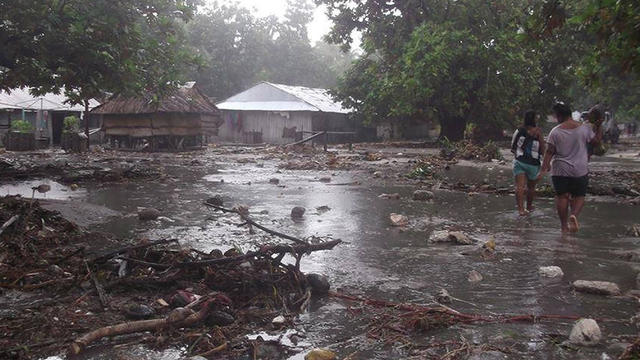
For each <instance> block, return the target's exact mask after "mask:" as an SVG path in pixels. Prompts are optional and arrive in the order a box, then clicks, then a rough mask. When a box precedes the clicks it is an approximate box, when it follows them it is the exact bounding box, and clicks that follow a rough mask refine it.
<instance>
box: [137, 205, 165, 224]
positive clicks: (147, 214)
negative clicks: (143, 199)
mask: <svg viewBox="0 0 640 360" xmlns="http://www.w3.org/2000/svg"><path fill="white" fill-rule="evenodd" d="M159 217H160V211H158V210H157V209H154V208H145V209H141V210H140V211H138V219H140V220H142V221H151V220H156V219H158V218H159Z"/></svg>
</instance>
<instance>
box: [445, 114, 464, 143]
mask: <svg viewBox="0 0 640 360" xmlns="http://www.w3.org/2000/svg"><path fill="white" fill-rule="evenodd" d="M466 126H467V121H466V120H465V119H464V118H462V117H459V116H457V117H446V116H445V117H442V118H441V119H440V138H445V137H446V138H447V139H449V140H451V141H460V140H463V139H464V130H465V128H466Z"/></svg>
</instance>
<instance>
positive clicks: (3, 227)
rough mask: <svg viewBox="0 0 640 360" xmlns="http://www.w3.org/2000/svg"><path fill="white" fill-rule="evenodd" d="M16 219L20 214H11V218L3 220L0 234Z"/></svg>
mask: <svg viewBox="0 0 640 360" xmlns="http://www.w3.org/2000/svg"><path fill="white" fill-rule="evenodd" d="M18 219H20V215H13V216H12V217H11V219H9V220H7V222H5V223H4V224H2V227H0V235H2V233H3V232H4V231H5V230H6V229H7V228H8V227H9V226H11V224H13V223H14V222H16V221H18Z"/></svg>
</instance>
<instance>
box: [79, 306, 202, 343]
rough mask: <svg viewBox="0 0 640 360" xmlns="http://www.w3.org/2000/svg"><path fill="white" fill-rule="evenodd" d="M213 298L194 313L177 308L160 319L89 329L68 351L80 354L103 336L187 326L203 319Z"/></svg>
mask: <svg viewBox="0 0 640 360" xmlns="http://www.w3.org/2000/svg"><path fill="white" fill-rule="evenodd" d="M214 305H215V300H213V299H210V300H208V301H207V302H206V303H205V304H204V305H203V306H202V308H201V309H200V311H198V312H197V313H194V312H193V311H192V310H190V309H186V308H178V309H176V310H174V311H172V312H171V313H170V314H169V316H167V317H166V318H161V319H152V320H141V321H132V322H126V323H122V324H118V325H112V326H106V327H103V328H100V329H97V330H94V331H91V332H89V333H87V334H85V335H83V336H81V337H80V338H78V339H76V340H75V341H74V342H73V344H71V348H70V349H69V351H70V352H71V354H73V355H78V354H80V353H81V352H82V351H83V350H84V349H85V348H86V347H87V346H89V345H90V344H91V343H93V342H95V341H98V340H100V339H102V338H105V337H110V336H118V335H124V334H133V333H137V332H142V331H153V330H161V329H165V328H168V327H170V326H173V327H189V326H192V325H194V324H197V323H199V322H201V321H202V320H204V319H205V318H206V317H207V315H208V314H209V311H210V310H212V309H213V307H214Z"/></svg>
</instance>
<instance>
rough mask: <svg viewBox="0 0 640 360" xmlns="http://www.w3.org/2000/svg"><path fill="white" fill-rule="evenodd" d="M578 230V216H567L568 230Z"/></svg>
mask: <svg viewBox="0 0 640 360" xmlns="http://www.w3.org/2000/svg"><path fill="white" fill-rule="evenodd" d="M578 230H580V224H579V223H578V218H577V217H576V216H575V215H571V216H569V231H570V232H572V233H575V232H578Z"/></svg>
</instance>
